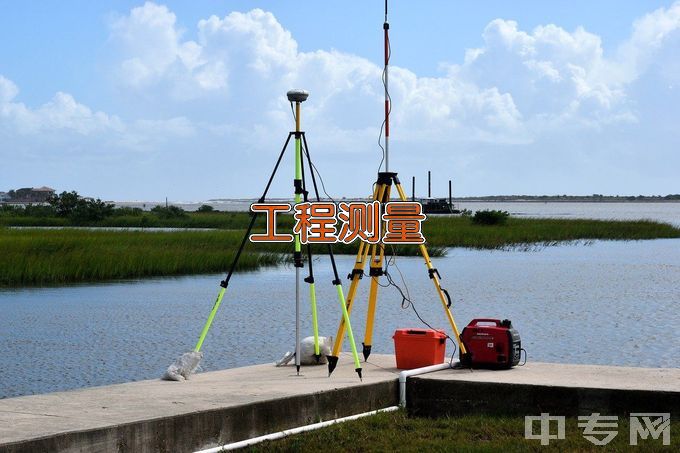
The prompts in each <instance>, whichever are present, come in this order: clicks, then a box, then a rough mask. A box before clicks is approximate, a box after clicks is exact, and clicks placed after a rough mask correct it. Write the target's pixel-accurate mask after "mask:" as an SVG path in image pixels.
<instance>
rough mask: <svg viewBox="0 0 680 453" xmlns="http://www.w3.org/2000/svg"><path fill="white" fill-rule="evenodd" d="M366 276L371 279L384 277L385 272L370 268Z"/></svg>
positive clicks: (378, 268)
mask: <svg viewBox="0 0 680 453" xmlns="http://www.w3.org/2000/svg"><path fill="white" fill-rule="evenodd" d="M368 275H370V276H371V277H380V276H383V275H385V271H383V269H382V267H371V268H370V269H369V271H368Z"/></svg>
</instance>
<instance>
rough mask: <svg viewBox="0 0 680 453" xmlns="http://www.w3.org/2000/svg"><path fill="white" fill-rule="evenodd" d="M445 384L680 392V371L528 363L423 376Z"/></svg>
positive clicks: (446, 371)
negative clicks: (462, 382)
mask: <svg viewBox="0 0 680 453" xmlns="http://www.w3.org/2000/svg"><path fill="white" fill-rule="evenodd" d="M422 379H434V380H443V381H451V380H456V381H468V382H489V383H494V382H495V383H503V384H522V385H546V386H553V387H579V388H600V389H619V390H654V391H667V392H680V368H633V367H616V366H601V365H565V364H561V363H541V362H528V363H527V364H526V365H525V366H521V367H515V368H511V369H509V370H472V371H471V370H462V369H458V370H445V371H441V372H438V373H432V374H428V375H424V376H422Z"/></svg>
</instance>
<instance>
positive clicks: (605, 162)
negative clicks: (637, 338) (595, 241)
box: [0, 0, 680, 200]
mask: <svg viewBox="0 0 680 453" xmlns="http://www.w3.org/2000/svg"><path fill="white" fill-rule="evenodd" d="M382 7H383V3H382V2H381V1H343V2H340V1H328V2H318V1H316V2H312V1H296V2H292V1H272V2H258V1H202V2H158V3H144V2H131V1H118V2H103V1H102V2H91V1H69V2H40V3H38V2H3V3H2V6H1V9H0V11H1V14H0V190H7V189H9V188H15V187H19V186H22V187H23V186H40V185H50V186H53V187H55V188H56V189H58V190H71V189H74V190H78V191H79V192H81V193H84V194H87V195H93V196H100V197H102V198H107V199H116V200H124V199H162V198H163V197H165V196H168V197H169V198H170V199H173V200H204V199H208V198H214V197H246V196H257V195H258V192H259V191H260V188H261V186H262V185H263V184H264V180H265V178H266V176H267V174H268V172H269V170H270V166H271V162H273V159H274V158H275V155H276V153H277V152H278V149H279V148H280V145H281V142H282V140H283V139H284V138H285V134H286V132H287V131H288V129H289V128H290V127H291V124H290V113H289V111H288V110H287V109H288V106H287V104H286V102H285V98H283V95H284V93H285V91H286V90H287V89H288V88H292V87H294V86H301V87H303V88H308V89H309V90H310V91H311V93H312V95H311V96H310V99H309V101H308V103H307V104H306V105H305V106H304V107H305V111H304V112H303V122H304V124H303V125H304V126H305V129H306V130H307V133H308V138H309V141H310V147H311V148H312V152H313V154H314V156H315V157H316V160H317V164H318V165H317V166H318V167H319V169H320V170H321V171H322V174H323V175H324V179H325V181H326V184H327V187H328V189H329V192H332V194H333V195H338V196H342V195H345V196H357V195H363V194H365V193H366V192H367V191H368V190H369V188H370V184H371V182H372V180H373V179H374V177H375V171H376V169H377V165H378V162H379V160H380V159H379V158H380V155H379V149H378V147H377V145H376V140H377V134H378V129H379V126H380V122H381V93H380V69H381V68H380V65H381V52H382V42H381V39H382V33H381V32H382V30H381V28H382V27H381V23H382ZM390 9H391V11H390V22H391V25H392V28H391V33H392V49H393V57H392V64H393V65H394V71H393V87H394V88H393V92H392V96H393V99H394V117H393V123H394V124H393V131H392V132H393V146H392V150H393V153H394V154H393V159H392V160H393V163H394V166H395V169H396V170H397V171H399V172H400V175H401V176H402V178H403V179H404V180H409V179H410V176H412V175H416V176H417V177H420V179H421V181H424V176H425V174H426V171H427V169H433V170H434V174H435V178H437V179H435V181H437V180H439V181H440V182H441V191H440V192H441V193H444V192H445V191H446V185H445V184H446V180H447V179H449V178H451V179H453V180H454V187H455V192H456V193H457V194H458V195H486V194H519V193H527V194H554V193H569V194H590V193H606V194H639V193H641V194H665V193H677V192H680V188H679V187H678V186H679V184H678V180H680V178H678V176H677V174H678V168H680V157H679V156H678V145H680V139H679V138H678V134H677V131H676V125H677V124H678V120H680V113H679V110H678V108H677V105H678V101H679V100H680V96H679V94H678V93H679V91H678V90H679V88H678V86H679V82H680V64H678V61H680V58H679V57H680V55H678V54H679V53H680V52H679V51H678V49H680V3H677V2H675V3H674V2H671V1H665V2H664V1H661V2H659V1H656V2H654V1H626V2H614V1H598V2H592V1H591V2H579V1H570V2H566V1H564V2H563V1H555V2H529V1H518V2H502V1H490V2H465V3H462V2H451V1H423V2H413V1H406V0H393V1H391V2H390ZM291 157H292V156H291ZM286 170H289V169H288V168H286V167H284V168H283V169H282V171H284V173H282V175H281V177H280V178H279V179H281V181H280V182H278V183H277V184H276V185H275V187H274V194H275V195H279V196H282V195H286V194H287V193H288V192H289V186H290V181H289V179H290V177H289V176H290V175H288V174H287V173H285V171H286ZM421 187H422V186H421Z"/></svg>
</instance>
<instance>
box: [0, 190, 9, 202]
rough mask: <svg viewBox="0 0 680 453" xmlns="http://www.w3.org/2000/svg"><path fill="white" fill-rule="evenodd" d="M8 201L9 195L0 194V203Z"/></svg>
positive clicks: (5, 193)
mask: <svg viewBox="0 0 680 453" xmlns="http://www.w3.org/2000/svg"><path fill="white" fill-rule="evenodd" d="M10 199H11V197H10V196H9V194H8V193H7V192H0V203H2V202H4V201H9V200H10Z"/></svg>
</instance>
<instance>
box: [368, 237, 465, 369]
mask: <svg viewBox="0 0 680 453" xmlns="http://www.w3.org/2000/svg"><path fill="white" fill-rule="evenodd" d="M380 246H381V247H383V248H384V245H383V244H380ZM391 247H392V255H390V258H389V259H388V260H387V261H386V262H385V271H384V272H385V277H387V283H388V284H387V285H380V286H382V287H384V288H387V287H389V286H394V287H395V288H397V291H399V294H400V295H401V308H402V309H404V310H406V309H408V308H409V307H410V308H411V309H412V310H413V313H415V315H416V317H417V318H418V319H419V320H420V322H422V323H423V324H424V325H426V326H427V327H429V328H430V329H432V330H435V331H437V329H435V328H434V327H432V326H431V325H430V323H428V322H427V321H425V320H424V319H423V317H422V316H420V313H418V310H417V309H416V306H415V304H414V303H413V300H411V294H410V292H409V290H408V285H407V284H406V280H405V279H404V274H403V273H402V272H401V269H399V265H398V264H397V260H396V255H397V254H396V251H395V250H394V246H393V245H392V246H391ZM383 251H384V250H383ZM391 265H392V266H394V267H395V268H396V269H397V272H399V277H400V278H401V282H402V284H403V285H404V290H405V291H406V294H404V290H402V289H401V287H400V286H399V285H397V284H396V283H395V282H394V279H393V278H392V275H391V274H390V273H389V267H390V266H391ZM444 335H446V338H447V339H449V340H450V341H451V344H452V345H453V353H452V354H451V360H450V361H449V365H451V366H453V358H454V357H455V355H456V352H457V351H458V344H457V343H456V342H455V341H454V340H453V338H451V337H450V336H449V335H448V334H447V333H445V332H444Z"/></svg>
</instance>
